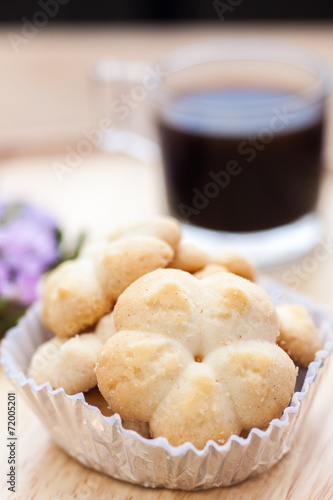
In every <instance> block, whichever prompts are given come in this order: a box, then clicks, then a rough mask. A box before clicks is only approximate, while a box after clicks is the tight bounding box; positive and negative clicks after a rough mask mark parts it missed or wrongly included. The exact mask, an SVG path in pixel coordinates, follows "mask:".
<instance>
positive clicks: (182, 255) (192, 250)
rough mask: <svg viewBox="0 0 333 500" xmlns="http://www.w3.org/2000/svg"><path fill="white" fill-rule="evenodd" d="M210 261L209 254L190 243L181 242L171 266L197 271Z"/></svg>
mask: <svg viewBox="0 0 333 500" xmlns="http://www.w3.org/2000/svg"><path fill="white" fill-rule="evenodd" d="M207 263H208V255H207V254H206V253H205V252H203V251H202V250H200V249H199V248H197V247H196V246H195V245H191V244H190V243H180V244H179V245H178V247H177V248H176V252H175V256H174V258H173V259H172V261H171V262H170V264H169V267H172V268H174V269H181V270H182V271H187V272H188V273H195V272H196V271H199V270H200V269H202V268H204V267H205V266H206V264H207Z"/></svg>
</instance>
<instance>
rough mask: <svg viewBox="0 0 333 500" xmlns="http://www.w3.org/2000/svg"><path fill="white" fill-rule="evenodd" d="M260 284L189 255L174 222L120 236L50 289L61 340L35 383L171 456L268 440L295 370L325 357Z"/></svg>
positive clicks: (37, 361)
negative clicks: (164, 445) (159, 442)
mask: <svg viewBox="0 0 333 500" xmlns="http://www.w3.org/2000/svg"><path fill="white" fill-rule="evenodd" d="M254 280H255V269H254V267H253V266H252V265H251V264H250V263H249V262H248V261H247V260H246V259H245V258H243V257H241V256H239V255H237V254H235V253H234V252H231V251H229V250H221V251H220V252H219V253H218V254H217V255H213V256H209V255H207V254H206V253H204V252H202V251H201V250H200V249H198V248H196V247H194V246H193V245H189V244H184V243H182V241H181V231H180V227H179V224H178V222H177V221H176V220H174V219H172V218H169V217H160V218H156V219H153V220H150V221H148V222H144V223H141V224H137V225H134V226H130V227H125V228H121V229H119V230H117V231H115V232H113V233H112V234H109V235H108V236H106V237H104V238H100V239H97V240H94V241H91V242H89V243H88V244H87V245H86V246H85V247H84V248H83V249H82V252H81V254H80V256H79V258H77V259H76V260H73V261H67V262H65V263H64V264H61V265H60V266H59V267H58V268H56V269H55V270H53V271H52V272H51V273H50V274H49V276H48V277H47V279H46V283H45V287H44V292H43V297H42V307H43V321H44V324H45V325H46V326H47V327H48V328H49V329H50V330H51V331H52V332H53V334H54V337H53V338H51V340H48V341H47V342H45V343H43V344H41V345H40V346H39V347H38V349H37V350H36V352H35V354H34V355H33V357H32V359H31V363H30V367H29V376H30V377H31V378H33V379H34V380H35V381H36V382H37V384H43V383H44V382H49V383H50V384H51V386H52V388H53V389H56V388H60V387H61V388H63V389H64V390H65V392H66V393H67V394H77V393H80V392H83V393H85V398H86V401H87V402H88V403H89V404H92V405H94V406H97V407H98V408H99V409H100V410H101V412H102V413H103V414H104V415H112V414H113V413H118V414H119V415H120V417H121V418H122V420H123V425H124V427H126V428H128V429H132V430H135V431H137V432H138V433H140V434H141V435H142V436H144V437H158V436H164V437H166V438H167V439H168V441H169V442H170V443H171V444H172V445H174V446H178V445H180V444H182V443H184V442H187V441H189V442H191V443H193V444H194V445H195V446H196V447H197V448H199V449H201V448H203V447H204V446H205V444H206V442H207V441H208V440H210V439H212V440H214V441H216V442H217V443H219V444H223V443H224V442H225V441H226V440H227V439H228V438H229V437H230V436H231V435H232V434H238V435H240V434H242V435H243V434H244V432H245V433H246V432H248V431H249V430H250V429H252V428H253V427H258V428H260V429H264V428H266V427H267V426H268V425H269V423H270V421H271V420H272V419H274V418H278V417H280V416H281V414H282V412H283V410H284V408H285V407H286V406H288V404H289V401H290V399H291V396H292V394H293V391H294V387H295V382H296V376H297V366H295V363H297V365H298V366H307V365H308V363H309V362H310V361H312V360H313V359H314V356H315V352H316V351H317V350H318V349H319V348H320V345H319V340H318V334H317V331H316V328H315V326H314V324H313V322H312V320H311V318H310V316H309V315H308V313H307V311H306V310H305V309H304V308H303V307H301V306H293V305H291V304H284V305H283V306H280V307H275V306H274V304H273V303H272V301H271V300H270V298H269V297H268V295H267V294H266V293H265V292H264V290H263V289H262V288H261V287H259V286H258V285H257V284H255V283H254Z"/></svg>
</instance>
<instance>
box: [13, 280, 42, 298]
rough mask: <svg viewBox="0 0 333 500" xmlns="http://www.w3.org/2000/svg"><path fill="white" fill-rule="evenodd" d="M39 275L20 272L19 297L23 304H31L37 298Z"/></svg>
mask: <svg viewBox="0 0 333 500" xmlns="http://www.w3.org/2000/svg"><path fill="white" fill-rule="evenodd" d="M38 281H39V276H32V275H28V274H20V275H19V276H18V277H17V280H16V289H17V298H18V300H19V301H20V302H21V303H22V304H31V303H32V302H34V301H35V300H36V299H37V285H38Z"/></svg>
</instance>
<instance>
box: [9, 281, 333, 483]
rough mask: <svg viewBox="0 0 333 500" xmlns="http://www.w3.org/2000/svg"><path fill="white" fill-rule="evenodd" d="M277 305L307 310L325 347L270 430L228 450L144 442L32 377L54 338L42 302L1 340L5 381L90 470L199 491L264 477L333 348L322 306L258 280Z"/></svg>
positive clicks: (297, 423) (283, 449) (286, 444)
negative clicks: (39, 354)
mask: <svg viewBox="0 0 333 500" xmlns="http://www.w3.org/2000/svg"><path fill="white" fill-rule="evenodd" d="M260 284H261V285H262V286H263V287H264V288H265V289H266V291H267V292H268V294H269V295H270V296H271V298H272V299H273V301H274V302H275V303H276V304H277V303H279V302H280V303H281V302H284V301H286V300H288V301H290V302H294V303H298V304H301V305H304V306H305V307H306V308H307V309H308V311H309V313H310V314H311V316H312V317H313V319H314V321H315V323H316V326H317V328H318V330H319V335H320V341H321V345H322V347H323V349H322V350H321V351H318V353H317V355H316V358H315V360H314V361H313V362H312V363H311V364H310V366H309V368H308V370H307V371H305V370H303V371H302V370H300V373H299V376H298V381H297V385H296V389H297V392H295V393H294V395H293V397H292V400H291V402H290V404H289V406H288V407H287V408H286V409H285V410H284V412H283V415H282V417H281V418H279V419H274V420H272V422H271V423H270V425H269V426H268V428H267V429H266V430H260V429H256V428H254V429H252V430H251V432H250V433H249V435H248V436H247V437H246V438H242V437H239V436H235V435H233V436H231V437H230V438H229V440H228V441H227V442H226V443H225V444H224V445H222V446H221V445H218V444H217V443H215V442H214V441H208V442H207V444H206V446H205V448H204V449H202V450H197V449H196V448H195V447H194V446H193V445H192V444H191V443H185V444H183V445H181V446H178V447H174V446H171V445H170V444H169V443H168V441H167V440H166V439H165V438H163V437H159V438H155V439H146V438H144V437H141V436H140V435H139V434H137V433H136V432H134V431H131V430H127V429H124V428H123V426H122V423H121V419H120V417H119V415H117V414H115V415H113V416H112V417H105V416H103V415H102V414H101V413H100V411H99V409H98V408H96V407H93V406H90V405H89V404H88V403H86V401H85V399H84V396H83V394H82V393H80V394H76V395H74V396H69V395H67V394H65V392H64V390H63V389H57V390H52V388H51V386H50V384H49V383H44V384H42V385H40V386H38V385H37V384H36V383H35V381H34V380H33V379H31V378H27V377H26V375H25V373H26V371H27V368H28V365H29V362H30V359H31V356H32V354H33V353H34V351H35V350H36V348H37V347H38V345H39V344H41V343H42V342H44V341H46V340H47V339H49V338H50V337H51V336H52V334H51V333H50V332H49V331H48V330H47V329H46V328H45V327H44V326H43V324H42V322H41V319H40V318H41V315H40V305H38V304H37V305H35V306H33V307H32V308H31V309H30V310H29V311H28V312H27V313H26V315H25V316H24V317H23V318H22V319H21V321H20V322H19V324H18V326H17V327H15V328H13V329H12V330H10V331H9V332H8V333H7V335H6V337H5V339H4V340H3V343H2V352H1V362H2V364H3V366H4V369H5V373H6V376H7V378H8V379H10V380H11V382H12V383H13V384H14V386H16V387H17V388H18V389H19V391H20V392H21V393H22V394H23V395H24V396H25V398H26V399H27V400H28V402H29V403H30V405H31V407H32V408H33V410H34V411H35V412H36V414H37V415H38V417H39V418H40V420H41V421H42V423H43V424H44V425H45V427H46V428H47V429H48V430H49V432H50V434H51V436H52V438H53V439H54V440H55V441H56V443H57V444H58V445H59V446H60V447H61V448H63V449H64V450H65V451H66V452H67V453H68V454H69V455H71V456H72V457H74V458H76V459H77V460H78V461H79V462H81V463H82V464H84V465H85V466H87V467H90V468H92V469H95V470H97V471H100V472H103V473H104V474H107V475H109V476H111V477H114V478H116V479H121V480H124V481H128V482H131V483H136V484H140V485H143V486H147V487H165V488H172V489H182V490H200V489H208V488H214V487H220V486H229V485H233V484H236V483H239V482H241V481H244V480H245V479H247V478H248V477H250V476H253V475H256V474H260V473H262V472H264V471H265V470H267V469H269V468H270V467H272V466H273V465H274V464H275V463H276V462H277V461H278V460H280V458H281V457H282V456H283V455H284V454H286V453H287V452H288V451H289V450H290V448H291V446H292V442H293V440H294V438H295V436H296V433H297V431H298V430H299V428H300V427H301V425H302V419H303V417H304V415H305V414H306V411H307V408H308V407H309V405H310V404H311V401H312V399H313V396H314V394H315V392H316V390H317V388H318V386H319V384H320V379H321V377H322V376H323V374H324V372H325V368H326V367H327V364H328V362H327V358H328V356H329V354H330V352H331V351H332V350H333V341H332V325H333V318H332V316H331V315H330V314H329V313H328V312H327V311H326V310H325V309H324V308H323V307H322V306H320V305H318V304H314V303H313V302H312V301H311V300H310V299H308V298H306V297H304V296H301V295H300V294H297V293H295V292H293V291H290V290H288V289H285V288H283V287H282V286H281V285H279V284H277V283H276V282H272V281H268V280H260Z"/></svg>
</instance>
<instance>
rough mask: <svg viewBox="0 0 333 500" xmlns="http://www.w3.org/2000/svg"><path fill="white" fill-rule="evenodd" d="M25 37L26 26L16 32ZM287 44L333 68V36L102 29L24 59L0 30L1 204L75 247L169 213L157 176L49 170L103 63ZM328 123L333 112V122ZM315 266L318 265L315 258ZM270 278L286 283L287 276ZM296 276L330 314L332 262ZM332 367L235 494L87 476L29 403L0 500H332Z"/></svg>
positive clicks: (32, 46)
mask: <svg viewBox="0 0 333 500" xmlns="http://www.w3.org/2000/svg"><path fill="white" fill-rule="evenodd" d="M11 29H12V31H13V32H19V30H20V29H21V28H20V27H19V26H14V27H12V28H11ZM230 35H231V36H259V37H270V38H281V37H283V39H284V40H285V41H291V42H294V43H296V44H298V45H300V46H303V47H304V48H307V49H310V50H312V52H314V53H317V54H318V55H321V56H322V57H323V58H325V59H326V60H327V61H328V62H329V63H330V64H331V66H332V67H333V51H332V46H333V30H332V26H331V25H321V26H316V25H309V26H303V25H286V26H280V25H260V26H254V25H250V26H248V25H244V26H235V25H232V26H230V25H224V24H223V23H216V24H213V25H203V26H201V27H198V26H194V27H184V26H179V27H174V28H171V27H170V28H163V27H162V28H160V27H158V28H157V27H155V28H153V27H145V28H135V27H134V28H126V27H125V28H124V27H118V28H114V27H106V26H105V27H102V28H101V29H100V28H89V29H86V28H84V29H79V28H73V29H72V28H67V27H66V28H62V29H59V28H58V29H52V30H47V29H44V30H40V32H38V33H37V35H36V36H35V37H34V38H33V39H31V40H30V41H29V43H28V44H26V45H25V46H24V47H22V49H21V50H20V51H19V53H17V54H16V53H14V52H13V50H12V48H11V46H10V43H9V42H8V30H7V29H4V28H2V30H1V31H0V56H1V63H2V78H1V89H2V92H1V94H0V101H1V109H2V113H1V115H0V134H1V135H0V158H1V167H0V191H1V196H2V197H3V198H4V199H13V198H14V197H18V198H24V199H27V200H30V201H33V202H35V203H40V204H41V205H44V206H46V207H49V208H50V209H51V210H52V211H53V212H54V213H56V215H57V217H58V218H59V221H60V223H61V224H62V225H63V226H64V227H65V229H66V234H67V237H68V239H71V237H72V236H73V235H74V234H76V233H77V232H78V229H79V228H83V227H85V228H87V229H89V230H93V231H95V232H98V231H99V230H101V229H102V228H104V229H105V227H106V226H107V225H108V224H109V225H110V227H111V226H112V225H114V224H117V223H119V222H122V221H126V220H129V219H131V218H132V217H133V215H135V217H137V218H139V217H144V216H147V215H150V214H152V213H161V212H163V211H164V210H165V198H164V194H163V190H162V188H161V185H162V181H161V167H160V165H158V164H154V165H144V164H142V163H139V162H136V161H134V160H130V159H128V158H126V157H121V156H110V155H107V154H104V153H100V152H92V153H91V154H90V155H88V156H87V157H85V158H84V159H83V160H82V162H81V163H80V165H79V166H78V167H77V169H75V171H73V172H72V173H71V174H70V175H68V176H66V178H65V180H64V182H63V183H59V182H58V180H57V179H56V177H55V175H54V172H53V170H52V162H53V161H62V160H63V158H64V155H65V152H66V146H68V145H72V146H73V147H75V145H76V144H77V141H79V140H80V137H81V135H80V134H82V129H83V128H84V127H85V126H86V125H87V123H89V120H88V117H87V113H86V107H87V106H86V102H87V98H86V93H85V74H86V72H87V68H88V67H89V65H90V64H91V62H92V61H93V60H95V59H97V58H99V57H105V56H109V57H114V58H127V59H133V58H136V57H138V56H139V57H140V59H146V60H151V59H153V58H156V57H158V56H159V55H161V54H163V53H165V52H167V51H168V50H171V49H172V48H175V47H178V46H180V45H182V44H185V43H190V42H193V41H197V40H202V39H207V38H214V37H217V36H218V37H226V36H230ZM330 116H331V117H332V112H330ZM331 137H332V133H331V127H330V129H329V131H328V139H327V146H326V156H327V171H326V174H325V179H324V182H323V190H322V196H321V202H320V210H321V213H322V215H323V218H324V221H325V223H326V229H327V231H328V233H329V232H330V231H331V229H330V228H332V227H333V225H332V224H333V197H332V194H331V193H332V190H333V174H332V173H331V171H333V160H332V157H333V154H332V152H333V146H332V145H333V140H332V139H331ZM310 257H311V258H312V257H313V256H310ZM293 265H295V264H292V265H290V266H289V267H286V268H284V269H279V270H278V271H274V272H271V273H270V275H271V276H273V277H275V278H277V279H280V280H281V281H285V280H286V273H287V272H288V271H290V269H292V266H293ZM297 265H298V266H300V268H301V269H302V274H303V278H302V279H301V280H300V283H299V286H298V290H299V291H301V292H303V293H307V294H309V295H311V296H312V297H313V298H314V299H315V300H318V301H320V302H322V303H324V304H326V305H327V306H328V307H329V308H331V309H333V280H332V276H333V256H332V252H330V251H328V252H327V255H326V257H325V258H324V259H323V260H322V261H321V262H317V265H316V266H315V269H314V271H313V272H310V271H308V266H307V265H306V258H305V259H302V260H301V261H300V262H299V263H297ZM331 379H333V363H331V367H330V370H329V372H328V373H327V377H326V379H325V380H323V383H322V385H321V387H320V390H319V391H318V393H317V395H316V398H315V400H314V404H313V405H312V407H311V409H310V411H309V412H308V415H307V417H306V421H305V422H304V426H303V428H302V431H301V432H300V434H299V436H298V438H297V440H296V442H295V445H294V447H293V450H292V451H291V452H290V453H289V454H288V455H287V456H286V457H285V458H283V459H282V460H281V462H280V463H279V464H277V465H276V466H275V467H273V469H271V470H270V471H269V472H268V473H266V474H263V475H261V476H259V477H257V478H254V479H251V480H249V481H246V482H245V483H243V484H240V485H238V486H235V487H231V488H225V489H217V490H211V491H208V492H196V493H187V492H180V491H174V492H172V491H167V490H146V489H143V488H141V487H137V486H133V485H130V484H126V483H122V482H120V481H116V480H113V479H111V478H108V477H104V476H101V475H99V474H98V473H95V472H93V471H90V470H88V469H86V468H84V467H83V466H81V465H80V464H78V463H77V462H76V461H74V460H73V459H71V458H69V457H68V456H67V455H66V454H65V453H64V452H62V450H61V449H59V448H58V447H57V446H56V445H55V444H54V443H53V442H52V441H51V440H50V437H49V435H48V433H47V431H46V430H45V429H44V428H43V427H42V426H41V425H40V423H39V420H38V418H37V417H36V416H35V415H34V414H33V413H32V411H31V410H30V408H29V407H28V406H27V405H26V403H25V401H24V400H23V399H22V398H21V397H20V396H18V488H17V492H16V493H15V494H11V493H9V492H8V491H7V488H6V485H5V482H6V478H5V471H7V465H6V463H5V461H6V456H7V454H6V453H3V452H2V453H1V465H0V470H1V473H0V484H1V494H0V496H1V498H4V499H15V500H32V499H37V500H45V499H47V500H53V499H55V500H58V499H61V500H68V499H72V498H76V499H79V500H84V499H95V498H99V499H101V500H102V499H123V500H130V499H131V500H135V499H141V498H145V499H147V500H150V499H152V500H153V499H156V500H157V499H159V500H162V499H165V500H168V499H171V498H173V499H177V500H178V499H179V500H185V499H190V498H193V499H194V500H199V499H208V498H209V499H210V500H213V499H215V498H216V499H217V498H219V499H233V500H236V499H237V500H238V499H239V500H240V499H244V500H245V499H246V500H252V499H253V500H258V499H268V498H269V499H273V500H281V499H294V500H299V499H302V500H316V499H317V500H326V499H327V500H328V499H331V498H332V497H333V476H332V464H333V384H332V382H331ZM9 390H11V385H10V384H9V383H8V382H7V381H6V380H5V378H4V375H3V372H2V371H1V374H0V393H1V402H2V403H1V414H0V421H1V423H2V426H1V435H0V443H1V446H2V447H3V448H2V449H5V428H4V425H3V423H4V422H6V407H7V404H6V401H7V391H9Z"/></svg>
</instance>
